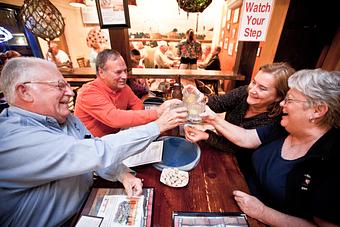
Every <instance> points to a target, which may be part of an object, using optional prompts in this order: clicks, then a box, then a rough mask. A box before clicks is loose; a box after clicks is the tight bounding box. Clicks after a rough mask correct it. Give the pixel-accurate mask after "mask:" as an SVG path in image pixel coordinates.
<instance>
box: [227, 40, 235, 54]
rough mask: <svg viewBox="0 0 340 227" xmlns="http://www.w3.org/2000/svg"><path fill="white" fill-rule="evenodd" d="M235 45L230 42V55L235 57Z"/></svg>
mask: <svg viewBox="0 0 340 227" xmlns="http://www.w3.org/2000/svg"><path fill="white" fill-rule="evenodd" d="M233 50H234V43H232V42H230V43H229V46H228V55H229V56H233Z"/></svg>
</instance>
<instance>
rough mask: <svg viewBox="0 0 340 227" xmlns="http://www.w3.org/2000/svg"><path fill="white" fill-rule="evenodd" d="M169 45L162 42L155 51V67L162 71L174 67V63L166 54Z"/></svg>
mask: <svg viewBox="0 0 340 227" xmlns="http://www.w3.org/2000/svg"><path fill="white" fill-rule="evenodd" d="M168 48H169V47H168V44H167V42H165V41H160V42H158V48H157V49H156V51H155V55H154V65H155V68H160V69H170V68H171V67H173V65H174V62H173V61H172V60H171V59H170V58H168V56H167V55H165V53H166V52H167V50H168Z"/></svg>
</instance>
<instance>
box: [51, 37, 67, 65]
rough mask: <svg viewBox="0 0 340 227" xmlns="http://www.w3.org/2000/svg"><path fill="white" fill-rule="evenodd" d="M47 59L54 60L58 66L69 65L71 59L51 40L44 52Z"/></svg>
mask: <svg viewBox="0 0 340 227" xmlns="http://www.w3.org/2000/svg"><path fill="white" fill-rule="evenodd" d="M46 59H47V60H48V61H51V62H54V63H55V64H56V65H57V66H58V67H70V66H71V60H70V58H69V56H68V55H67V54H66V53H65V51H63V50H60V49H59V47H58V44H57V43H56V42H53V41H51V42H50V47H49V49H48V52H47V54H46Z"/></svg>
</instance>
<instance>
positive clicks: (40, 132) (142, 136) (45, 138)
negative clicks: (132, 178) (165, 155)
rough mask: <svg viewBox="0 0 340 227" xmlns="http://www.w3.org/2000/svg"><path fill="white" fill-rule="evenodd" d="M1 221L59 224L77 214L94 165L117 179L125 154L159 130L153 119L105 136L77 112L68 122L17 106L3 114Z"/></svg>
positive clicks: (7, 223)
mask: <svg viewBox="0 0 340 227" xmlns="http://www.w3.org/2000/svg"><path fill="white" fill-rule="evenodd" d="M0 130H1V132H0V160H1V161H0V226H35V227H36V226H57V225H61V224H62V223H64V222H65V221H67V220H68V219H69V218H70V217H72V216H73V215H74V214H75V213H76V212H77V211H78V210H79V208H80V207H81V204H82V203H83V202H84V200H85V198H86V196H87V194H88V192H89V188H90V187H91V185H92V171H97V172H99V174H100V175H103V176H104V177H105V178H107V179H108V178H111V179H112V180H114V179H115V175H117V173H120V171H122V165H121V164H120V165H117V164H115V163H121V161H122V160H124V159H125V158H127V157H128V156H130V155H133V154H135V153H137V152H140V151H142V150H144V149H145V148H146V146H147V145H148V144H149V143H150V142H151V141H152V140H154V139H156V138H157V136H158V135H159V128H158V126H157V125H156V124H155V123H154V122H152V123H149V124H146V125H143V126H138V127H135V128H134V129H133V130H123V131H121V132H119V133H117V134H114V135H107V136H104V137H101V138H91V139H84V138H86V137H89V136H88V135H91V134H90V132H89V131H88V130H87V129H86V128H85V126H84V125H83V124H82V123H81V122H80V120H79V119H78V118H76V117H74V116H73V115H70V116H69V117H68V118H67V121H66V123H65V124H64V125H59V123H58V122H57V121H56V120H55V119H54V118H51V117H47V116H43V115H39V114H36V113H32V112H29V111H25V110H23V109H20V108H17V107H9V108H7V109H5V110H4V111H3V112H2V113H1V114H0Z"/></svg>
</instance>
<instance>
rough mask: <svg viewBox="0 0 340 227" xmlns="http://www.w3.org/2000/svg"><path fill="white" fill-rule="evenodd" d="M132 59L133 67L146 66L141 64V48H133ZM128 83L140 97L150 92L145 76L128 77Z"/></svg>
mask: <svg viewBox="0 0 340 227" xmlns="http://www.w3.org/2000/svg"><path fill="white" fill-rule="evenodd" d="M130 59H131V61H130V62H131V67H132V68H144V66H142V65H140V60H141V55H140V52H139V50H137V49H132V50H131V51H130ZM126 83H127V85H129V87H130V88H131V89H132V91H133V93H135V95H136V96H137V97H138V98H140V99H141V98H143V97H144V96H146V95H148V94H149V87H148V84H147V82H146V80H145V79H144V78H128V79H127V82H126Z"/></svg>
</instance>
